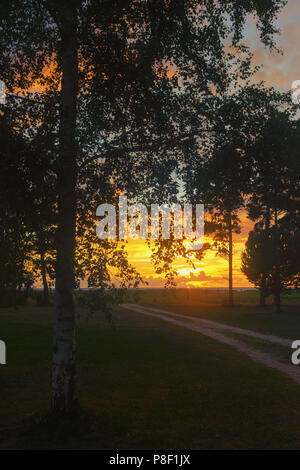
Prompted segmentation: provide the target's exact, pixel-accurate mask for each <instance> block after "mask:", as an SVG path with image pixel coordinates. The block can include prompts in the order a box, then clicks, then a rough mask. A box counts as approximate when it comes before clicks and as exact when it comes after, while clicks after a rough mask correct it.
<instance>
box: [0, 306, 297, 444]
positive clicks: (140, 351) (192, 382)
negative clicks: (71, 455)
mask: <svg viewBox="0 0 300 470" xmlns="http://www.w3.org/2000/svg"><path fill="white" fill-rule="evenodd" d="M156 300H157V299H156ZM158 303H159V302H158ZM173 307H174V306H173ZM173 307H172V310H174V308H173ZM178 308H182V309H184V305H181V306H179V307H178ZM193 308H194V309H197V308H198V310H197V311H196V310H195V312H194V314H201V315H204V312H205V311H206V314H207V316H209V317H210V318H211V316H210V315H212V316H214V319H215V320H217V319H218V318H220V320H221V319H222V321H224V318H225V316H226V317H227V318H228V319H229V320H228V321H230V322H238V321H241V319H242V318H247V320H244V322H245V324H248V322H249V321H250V320H249V319H248V316H249V317H250V316H251V315H252V316H253V317H254V316H255V317H256V318H260V316H261V313H260V312H258V313H257V312H256V314H255V311H254V307H252V308H253V310H252V313H244V312H243V311H241V310H239V309H237V310H236V311H234V313H230V312H229V311H228V309H227V308H224V307H215V306H211V309H212V310H211V311H208V310H207V309H206V310H203V311H202V310H201V308H202V307H201V308H200V307H191V306H187V307H186V310H187V311H188V313H189V314H191V312H192V309H193ZM199 308H200V310H199ZM245 308H246V307H245ZM247 308H249V307H247ZM291 308H293V306H291ZM189 309H190V310H189ZM213 309H215V311H213ZM217 309H219V310H217ZM197 312H198V313H197ZM265 315H268V313H266V314H265ZM270 315H272V314H271V313H270ZM288 315H290V316H291V317H293V318H294V317H295V323H296V320H298V318H299V316H297V313H296V312H294V313H293V312H292V313H289V314H287V316H286V317H284V315H283V314H282V318H281V319H280V322H281V323H280V325H281V326H280V327H279V323H278V324H277V326H276V328H279V329H280V328H283V326H284V325H286V326H285V329H284V328H283V329H284V331H285V332H286V334H288V333H289V332H290V320H289V319H288ZM113 317H114V323H115V328H114V329H113V328H112V327H111V326H110V325H108V324H107V323H106V322H105V321H104V320H103V319H102V316H101V315H100V314H99V315H97V316H95V317H94V318H93V319H91V320H90V321H89V322H87V321H85V320H84V319H81V320H80V321H79V323H78V329H77V364H78V366H77V373H78V397H79V400H80V403H81V407H82V409H83V413H82V414H81V415H80V416H79V417H78V418H77V420H75V421H73V422H68V421H65V422H63V423H61V424H60V425H59V426H57V423H55V422H51V421H50V422H49V421H48V420H45V414H46V411H47V408H48V404H49V385H50V364H51V344H52V313H51V309H49V308H38V307H31V308H29V307H26V308H20V309H19V310H18V311H14V310H11V311H10V310H7V309H1V310H0V338H1V339H2V340H4V341H5V342H6V344H7V365H6V366H0V402H1V408H0V448H1V449H10V448H17V449H22V448H26V449H31V448H34V449H38V448H50V449H51V448H52V449H59V448H62V449H73V448H82V449H115V448H118V449H164V448H167V449H176V448H177V449H272V448H282V449H289V448H292V449H296V448H299V446H300V427H299V416H300V393H299V392H300V390H299V386H298V385H296V384H295V383H293V382H292V381H291V380H290V379H288V378H287V377H285V376H283V375H282V374H281V373H279V372H276V371H274V370H272V369H269V368H266V367H264V366H262V365H259V364H257V363H255V362H253V361H251V360H250V359H248V358H247V357H246V356H244V355H243V354H240V353H239V352H238V351H235V350H233V349H232V348H231V347H229V346H226V345H223V344H221V343H218V342H216V341H213V340H211V339H209V338H207V337H204V336H201V335H199V334H197V333H195V332H192V331H188V330H183V329H181V328H179V327H176V326H174V325H171V324H169V323H166V322H164V321H160V320H158V319H154V318H149V317H144V316H141V315H138V314H136V313H133V312H126V311H125V310H121V309H119V310H117V311H116V312H115V313H114V315H113ZM238 319H240V320H238ZM265 321H266V320H263V321H262V322H261V323H262V324H263V323H265ZM278 321H279V319H278ZM245 324H244V325H243V326H245ZM252 324H257V325H259V324H260V320H256V323H255V322H254V321H253V323H252ZM239 326H241V325H240V323H239ZM297 331H299V330H297ZM299 338H300V336H299Z"/></svg>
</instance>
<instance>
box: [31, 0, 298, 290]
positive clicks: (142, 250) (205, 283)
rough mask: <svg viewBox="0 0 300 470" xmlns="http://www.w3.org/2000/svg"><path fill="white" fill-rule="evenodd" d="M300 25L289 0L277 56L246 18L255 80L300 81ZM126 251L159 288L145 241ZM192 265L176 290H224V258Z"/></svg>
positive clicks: (237, 248)
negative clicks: (280, 51)
mask: <svg viewBox="0 0 300 470" xmlns="http://www.w3.org/2000/svg"><path fill="white" fill-rule="evenodd" d="M299 22H300V2H299V0H289V1H288V4H287V6H286V7H285V8H284V10H283V11H282V13H281V14H280V16H279V18H278V27H279V28H280V30H281V35H280V36H278V38H277V44H278V46H279V48H280V49H282V51H283V52H284V55H279V54H278V53H276V52H270V51H269V50H268V49H266V48H265V47H264V46H263V45H262V44H261V42H260V40H259V34H258V32H257V31H256V26H255V22H254V20H253V19H251V18H250V19H249V21H248V22H247V25H246V27H245V43H246V44H247V45H249V46H251V48H252V50H253V51H254V65H262V66H263V67H262V69H261V70H260V71H259V72H258V73H257V74H256V75H255V77H254V81H256V82H259V81H261V80H264V81H265V82H266V84H267V85H272V86H275V87H277V88H280V89H281V90H282V91H288V90H289V89H290V88H291V84H292V82H293V81H294V80H299V79H300V53H299V52H298V35H299V33H298V31H299ZM39 88H40V86H39ZM199 202H201V201H199ZM240 218H241V221H242V232H241V234H239V235H235V236H234V261H233V276H234V286H235V287H246V286H250V284H249V283H248V281H247V279H246V278H245V276H243V274H242V273H241V271H240V262H241V261H240V258H241V253H242V251H243V249H244V244H245V241H246V240H247V237H248V232H249V230H251V228H252V226H253V224H252V223H251V222H250V221H249V220H248V219H247V217H246V214H245V213H243V212H242V213H241V214H240ZM127 248H128V253H129V260H130V262H131V263H132V264H133V265H134V266H135V267H136V268H137V269H138V271H139V273H140V274H141V275H142V276H143V278H144V279H145V280H147V281H148V282H149V287H162V286H163V285H164V280H163V279H161V278H159V277H158V276H157V275H156V274H155V272H154V269H153V266H152V265H151V261H150V257H151V251H150V249H149V248H148V247H147V245H146V243H145V241H143V240H131V239H128V245H127ZM195 264H196V269H195V270H192V269H191V268H190V267H189V266H187V265H186V262H185V260H184V259H181V258H178V259H177V260H176V262H175V263H174V267H176V269H177V271H178V274H179V276H178V284H177V285H178V286H179V287H185V286H189V287H227V285H228V280H227V279H228V263H227V261H226V259H224V258H221V257H220V256H216V253H215V251H208V252H207V253H206V255H205V257H204V258H203V260H202V261H201V262H200V261H198V262H196V263H195Z"/></svg>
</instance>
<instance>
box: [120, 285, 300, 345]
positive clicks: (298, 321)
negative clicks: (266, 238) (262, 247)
mask: <svg viewBox="0 0 300 470" xmlns="http://www.w3.org/2000/svg"><path fill="white" fill-rule="evenodd" d="M213 293H214V291H213V290H210V291H209V290H207V291H204V292H201V290H200V289H199V290H197V289H195V290H193V289H191V290H187V289H178V290H177V289H176V290H166V289H165V290H163V289H157V290H155V291H154V290H149V291H148V290H144V291H142V290H141V291H137V292H135V293H134V294H131V295H130V296H129V299H128V301H131V302H135V303H138V304H140V305H145V306H149V307H160V308H162V309H164V310H169V311H171V312H176V313H181V314H184V315H189V316H196V317H199V318H206V319H209V320H213V321H218V322H220V323H226V324H228V325H232V326H237V327H240V328H248V329H250V330H254V331H259V332H261V333H270V334H274V335H278V336H282V337H285V338H289V339H300V294H299V293H294V294H286V295H284V296H283V298H282V313H280V314H278V313H274V307H273V305H272V304H271V299H269V302H268V305H267V306H266V307H265V308H260V307H258V306H257V304H258V302H259V298H258V292H257V291H255V290H250V291H241V292H235V294H234V297H235V302H236V305H235V307H228V306H227V305H226V303H225V302H224V301H225V300H226V293H224V292H222V291H221V292H217V293H216V296H215V297H214V294H213Z"/></svg>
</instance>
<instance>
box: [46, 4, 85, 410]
mask: <svg viewBox="0 0 300 470" xmlns="http://www.w3.org/2000/svg"><path fill="white" fill-rule="evenodd" d="M57 18H58V21H59V28H60V33H61V59H62V88H61V103H60V137H59V138H60V154H59V161H58V170H57V176H58V231H57V263H56V285H55V320H54V352H53V367H52V389H51V408H52V411H53V412H54V413H71V412H72V411H73V410H74V407H75V403H76V400H75V359H74V350H75V306H74V295H73V289H74V259H75V224H76V177H77V175H76V172H77V171H76V139H75V130H76V101H77V89H78V77H77V74H78V58H77V48H78V46H77V39H76V36H77V15H76V8H75V3H74V2H61V4H60V6H59V7H57Z"/></svg>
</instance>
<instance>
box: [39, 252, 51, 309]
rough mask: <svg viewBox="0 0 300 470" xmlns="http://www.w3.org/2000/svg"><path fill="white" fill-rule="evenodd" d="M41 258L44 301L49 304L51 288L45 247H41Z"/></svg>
mask: <svg viewBox="0 0 300 470" xmlns="http://www.w3.org/2000/svg"><path fill="white" fill-rule="evenodd" d="M40 258H41V274H42V281H43V297H44V298H43V302H44V305H48V304H49V288H48V282H47V275H46V263H45V252H44V249H43V248H42V247H41V248H40Z"/></svg>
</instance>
